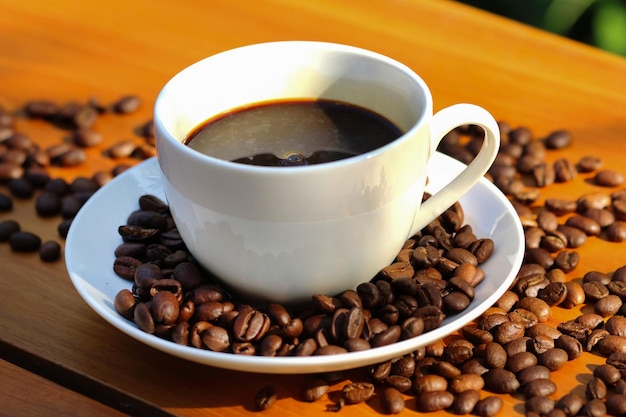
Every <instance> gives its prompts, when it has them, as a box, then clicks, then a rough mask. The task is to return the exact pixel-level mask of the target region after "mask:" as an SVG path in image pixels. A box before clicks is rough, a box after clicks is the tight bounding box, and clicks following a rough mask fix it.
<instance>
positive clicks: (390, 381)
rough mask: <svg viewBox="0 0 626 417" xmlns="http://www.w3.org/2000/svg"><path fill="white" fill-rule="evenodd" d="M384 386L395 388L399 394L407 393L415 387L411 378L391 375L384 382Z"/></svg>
mask: <svg viewBox="0 0 626 417" xmlns="http://www.w3.org/2000/svg"><path fill="white" fill-rule="evenodd" d="M383 384H384V385H385V386H387V387H392V388H395V389H396V390H398V391H399V392H407V391H409V390H410V389H411V388H412V387H413V382H411V378H409V377H406V376H401V375H389V376H388V377H387V378H385V379H384V380H383Z"/></svg>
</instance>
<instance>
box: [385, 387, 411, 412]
mask: <svg viewBox="0 0 626 417" xmlns="http://www.w3.org/2000/svg"><path fill="white" fill-rule="evenodd" d="M404 404H405V401H404V397H403V396H402V394H401V393H400V391H398V390H397V389H395V388H392V387H387V388H385V389H384V390H383V392H382V393H381V394H380V406H381V408H382V410H383V413H385V414H399V413H400V412H402V410H404Z"/></svg>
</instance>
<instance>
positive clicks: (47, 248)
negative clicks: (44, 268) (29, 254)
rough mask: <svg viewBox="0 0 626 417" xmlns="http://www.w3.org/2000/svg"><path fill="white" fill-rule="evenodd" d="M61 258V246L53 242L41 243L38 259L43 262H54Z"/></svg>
mask: <svg viewBox="0 0 626 417" xmlns="http://www.w3.org/2000/svg"><path fill="white" fill-rule="evenodd" d="M60 258H61V245H60V244H59V243H58V242H55V241H53V240H49V241H46V242H44V243H42V245H41V247H40V248H39V259H41V260H42V261H44V262H55V261H58V260H59V259H60Z"/></svg>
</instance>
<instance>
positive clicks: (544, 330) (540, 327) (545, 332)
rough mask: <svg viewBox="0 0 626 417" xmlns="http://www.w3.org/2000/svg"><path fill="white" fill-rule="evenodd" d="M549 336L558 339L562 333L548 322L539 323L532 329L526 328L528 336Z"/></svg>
mask: <svg viewBox="0 0 626 417" xmlns="http://www.w3.org/2000/svg"><path fill="white" fill-rule="evenodd" d="M540 335H541V336H548V337H550V338H552V339H558V338H559V337H561V335H562V333H561V332H560V331H558V330H557V329H555V328H554V327H552V326H550V325H549V324H546V323H537V324H535V325H534V326H533V327H531V328H530V329H527V330H526V336H528V337H530V338H535V337H537V336H540Z"/></svg>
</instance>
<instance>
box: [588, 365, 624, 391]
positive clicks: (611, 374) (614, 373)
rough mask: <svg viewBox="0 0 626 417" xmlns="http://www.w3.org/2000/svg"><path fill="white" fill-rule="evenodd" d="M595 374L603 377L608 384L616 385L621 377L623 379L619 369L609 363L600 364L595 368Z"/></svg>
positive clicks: (600, 377) (603, 380) (597, 376)
mask: <svg viewBox="0 0 626 417" xmlns="http://www.w3.org/2000/svg"><path fill="white" fill-rule="evenodd" d="M593 376H594V377H596V378H599V379H601V380H602V382H604V384H605V385H607V386H614V385H615V384H617V382H618V381H619V380H620V379H622V374H621V373H620V371H619V369H617V368H616V367H614V366H613V365H608V364H603V365H598V366H597V367H596V368H595V369H594V370H593Z"/></svg>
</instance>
